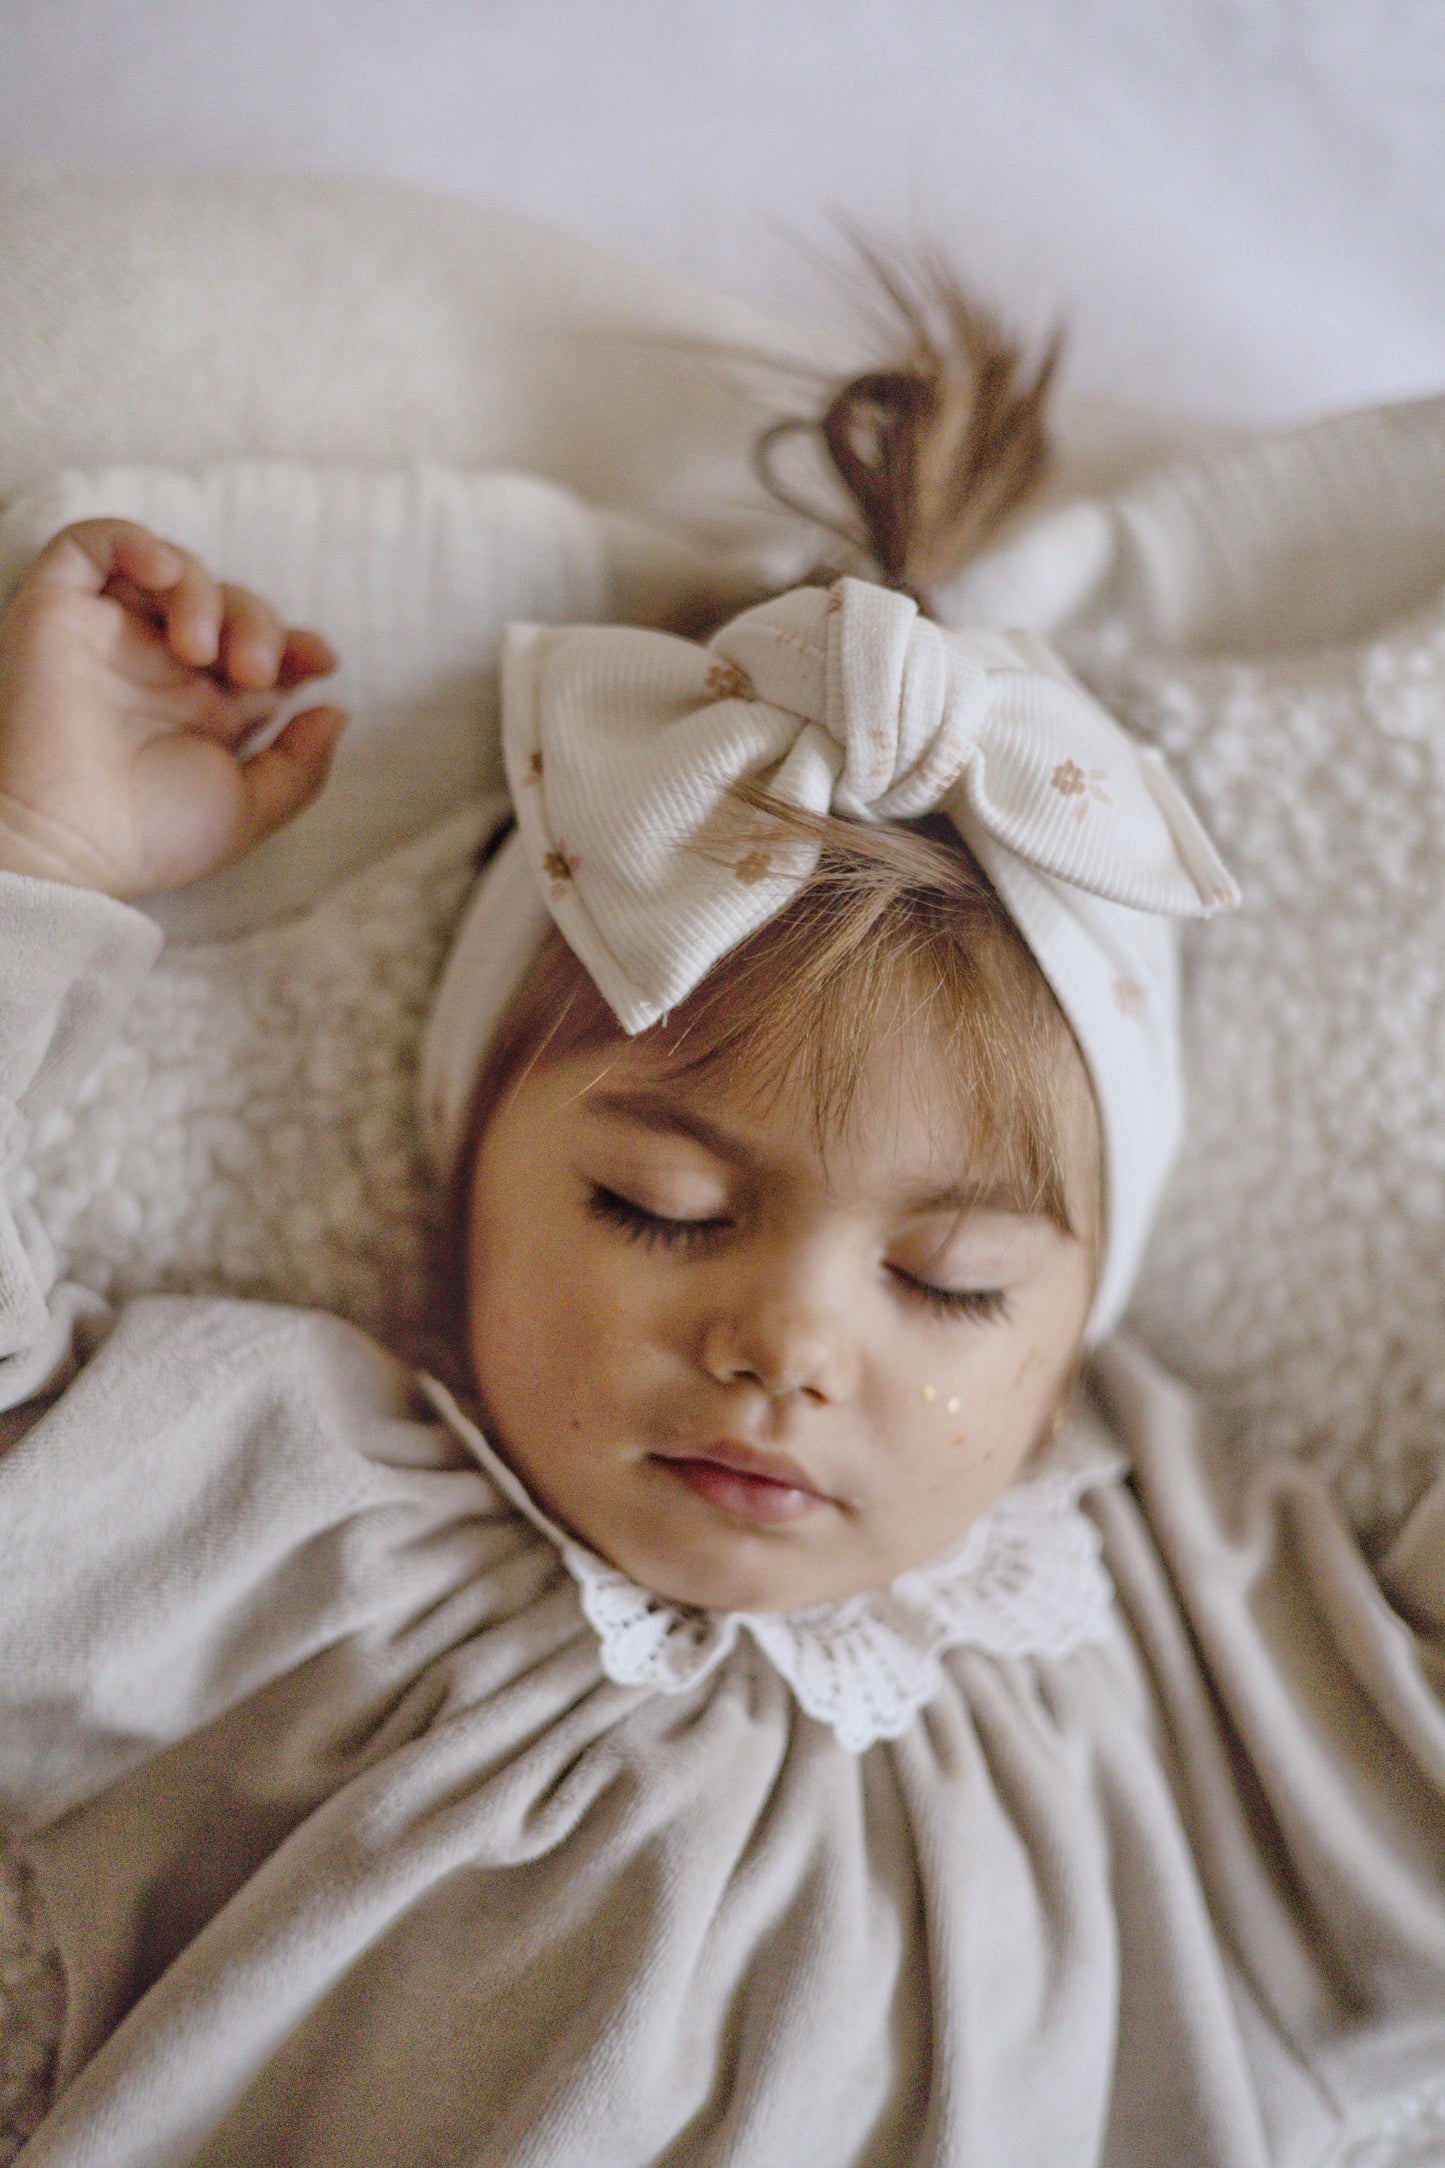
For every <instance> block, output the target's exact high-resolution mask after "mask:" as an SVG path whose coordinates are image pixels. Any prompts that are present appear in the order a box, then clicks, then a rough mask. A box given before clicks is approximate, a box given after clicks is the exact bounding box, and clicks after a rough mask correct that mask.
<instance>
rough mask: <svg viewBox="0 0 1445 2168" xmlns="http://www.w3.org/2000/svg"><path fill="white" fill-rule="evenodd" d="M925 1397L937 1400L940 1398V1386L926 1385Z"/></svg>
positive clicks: (924, 1389)
mask: <svg viewBox="0 0 1445 2168" xmlns="http://www.w3.org/2000/svg"><path fill="white" fill-rule="evenodd" d="M923 1397H924V1399H925V1400H936V1399H937V1398H938V1387H937V1386H936V1385H925V1386H924V1388H923Z"/></svg>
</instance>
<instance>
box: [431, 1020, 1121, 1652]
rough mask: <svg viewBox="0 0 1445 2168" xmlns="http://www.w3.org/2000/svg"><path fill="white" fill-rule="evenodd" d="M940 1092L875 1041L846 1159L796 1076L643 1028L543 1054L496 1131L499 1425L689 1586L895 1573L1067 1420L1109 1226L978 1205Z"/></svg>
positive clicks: (478, 1335)
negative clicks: (1093, 1260) (760, 1089)
mask: <svg viewBox="0 0 1445 2168" xmlns="http://www.w3.org/2000/svg"><path fill="white" fill-rule="evenodd" d="M915 1073H916V1072H915ZM941 1081H942V1080H940V1083H941ZM922 1082H923V1089H922V1090H914V1091H909V1092H903V1091H901V1090H900V1088H899V1085H898V1079H897V1076H896V1074H895V1072H894V1067H893V1064H892V1063H891V1061H890V1060H889V1059H888V1058H886V1057H885V1056H884V1055H883V1054H880V1055H878V1056H877V1057H875V1060H874V1063H873V1066H872V1068H871V1069H870V1071H869V1072H868V1073H867V1074H866V1075H865V1077H864V1080H863V1085H862V1089H861V1090H860V1092H859V1095H858V1099H857V1102H856V1105H855V1108H854V1111H853V1115H852V1118H851V1119H850V1122H849V1124H848V1127H847V1130H846V1132H845V1133H844V1134H843V1135H842V1136H840V1137H839V1138H837V1139H836V1140H835V1141H833V1142H831V1143H830V1144H829V1146H828V1148H827V1150H826V1153H824V1152H820V1150H819V1148H818V1146H817V1144H816V1142H815V1140H814V1138H813V1136H812V1132H811V1124H810V1120H809V1115H808V1110H807V1109H806V1107H804V1106H803V1105H802V1104H801V1103H800V1102H798V1101H797V1100H795V1098H794V1097H793V1095H792V1094H790V1093H789V1092H787V1091H785V1092H784V1093H783V1094H781V1095H780V1096H779V1097H778V1099H777V1100H776V1101H774V1102H773V1103H771V1104H768V1105H766V1106H760V1105H759V1104H757V1103H756V1101H755V1100H753V1099H752V1098H750V1097H747V1096H743V1095H740V1094H737V1093H733V1092H728V1091H724V1090H720V1089H719V1087H718V1086H717V1084H716V1083H715V1082H712V1081H709V1082H708V1083H707V1084H706V1085H704V1084H702V1083H699V1082H697V1081H695V1080H694V1081H688V1080H685V1079H684V1080H676V1079H671V1078H669V1076H668V1074H667V1072H666V1070H665V1069H663V1068H662V1067H660V1066H659V1065H658V1063H657V1060H656V1057H655V1056H653V1057H649V1056H648V1055H647V1054H646V1053H645V1052H644V1050H643V1049H642V1048H640V1047H637V1046H628V1047H626V1048H624V1049H622V1050H621V1051H614V1050H612V1049H609V1050H607V1051H606V1052H605V1053H603V1054H598V1053H595V1052H594V1053H585V1054H582V1055H578V1056H574V1057H571V1058H569V1059H566V1060H563V1061H560V1062H558V1063H556V1064H555V1065H554V1066H552V1067H550V1068H543V1069H541V1070H540V1071H538V1070H534V1071H532V1072H531V1073H530V1074H529V1075H528V1076H526V1077H525V1078H524V1080H523V1081H522V1082H521V1084H520V1085H519V1086H517V1087H516V1088H515V1089H513V1090H512V1091H511V1092H509V1093H508V1094H506V1095H504V1097H503V1099H502V1101H501V1103H500V1105H499V1107H498V1109H497V1111H496V1112H495V1113H494V1114H493V1116H492V1117H491V1120H490V1121H489V1123H488V1124H487V1126H486V1128H485V1130H484V1132H483V1136H482V1142H481V1146H480V1150H479V1152H478V1155H477V1162H476V1167H475V1171H474V1180H473V1191H472V1204H471V1219H470V1235H469V1248H470V1273H471V1279H470V1294H469V1308H468V1317H469V1335H470V1344H471V1354H472V1360H473V1365H474V1369H475V1374H476V1378H477V1382H478V1386H479V1389H480V1392H481V1397H482V1403H483V1408H484V1411H485V1417H486V1421H487V1424H488V1426H489V1434H490V1435H491V1437H492V1439H493V1441H494V1443H495V1444H496V1445H497V1447H498V1449H499V1450H500V1451H501V1452H502V1453H503V1454H504V1455H505V1456H506V1458H507V1459H508V1461H510V1463H511V1464H512V1466H513V1467H514V1468H515V1469H516V1471H517V1473H518V1474H519V1475H520V1476H521V1477H522V1478H523V1480H524V1481H525V1482H526V1483H527V1485H528V1487H529V1489H530V1490H531V1491H532V1493H533V1495H534V1496H535V1497H536V1498H537V1500H538V1502H539V1503H540V1504H542V1505H543V1506H544V1507H545V1508H546V1509H547V1510H548V1511H549V1512H550V1513H551V1514H552V1516H553V1517H554V1518H555V1519H557V1520H559V1521H561V1522H563V1523H564V1524H565V1525H566V1526H567V1527H568V1528H569V1529H570V1530H571V1531H572V1532H573V1533H575V1534H576V1535H578V1536H580V1537H581V1538H582V1540H583V1541H584V1542H585V1543H586V1544H588V1545H589V1546H590V1547H591V1548H592V1549H593V1550H595V1551H597V1552H599V1553H600V1554H601V1555H602V1556H603V1557H604V1558H607V1559H609V1560H610V1561H611V1562H612V1563H613V1564H614V1565H616V1566H618V1567H619V1568H620V1569H621V1570H622V1571H623V1572H624V1573H625V1574H627V1575H628V1576H630V1577H631V1578H632V1579H633V1580H636V1581H638V1582H640V1583H642V1584H643V1585H644V1586H645V1587H647V1588H650V1589H653V1590H655V1591H656V1592H657V1593H658V1594H659V1595H662V1596H667V1597H671V1598H673V1599H674V1600H677V1601H681V1602H684V1603H689V1604H696V1605H700V1606H703V1607H707V1608H711V1609H719V1610H751V1611H780V1610H794V1609H799V1608H802V1607H804V1606H806V1605H809V1604H816V1603H822V1602H826V1601H831V1600H834V1599H837V1598H840V1597H844V1596H848V1595H852V1594H856V1593H858V1592H859V1591H861V1590H864V1589H870V1588H877V1587H880V1586H881V1585H882V1584H884V1583H885V1582H888V1581H891V1580H892V1579H893V1578H894V1577H895V1576H896V1575H897V1574H899V1573H902V1572H904V1571H905V1570H906V1569H907V1568H909V1567H911V1566H917V1565H921V1564H922V1563H924V1562H925V1561H926V1560H928V1559H930V1558H934V1557H936V1556H937V1555H938V1554H939V1553H941V1552H942V1551H944V1550H946V1549H947V1548H949V1547H950V1546H951V1545H952V1544H954V1543H956V1542H957V1541H958V1540H959V1539H960V1538H961V1537H962V1536H963V1534H964V1533H965V1531H966V1530H967V1529H968V1527H969V1526H970V1524H971V1523H972V1522H973V1521H974V1520H975V1519H976V1518H977V1517H978V1515H979V1514H981V1513H982V1512H984V1511H985V1509H986V1508H987V1507H988V1506H989V1505H990V1504H991V1503H992V1501H993V1500H994V1499H995V1498H997V1497H998V1495H999V1493H1000V1492H1001V1491H1003V1490H1004V1489H1005V1488H1006V1486H1007V1485H1008V1484H1009V1482H1010V1481H1011V1480H1012V1478H1013V1477H1014V1475H1015V1474H1016V1473H1017V1471H1018V1469H1019V1468H1020V1466H1021V1464H1022V1463H1023V1461H1024V1460H1025V1459H1026V1457H1027V1456H1028V1454H1029V1451H1030V1449H1031V1448H1032V1447H1033V1446H1034V1444H1035V1443H1036V1441H1037V1440H1038V1439H1039V1437H1040V1435H1041V1434H1042V1432H1043V1431H1044V1430H1045V1429H1046V1427H1047V1425H1048V1422H1049V1419H1050V1416H1051V1414H1052V1411H1053V1410H1054V1408H1055V1406H1056V1404H1057V1401H1058V1397H1059V1394H1060V1392H1061V1390H1062V1389H1063V1387H1064V1385H1065V1382H1066V1380H1067V1377H1068V1375H1069V1373H1070V1370H1071V1366H1072V1363H1073V1360H1074V1356H1075V1353H1076V1351H1077V1348H1078V1345H1079V1339H1080V1335H1081V1333H1082V1330H1083V1326H1084V1321H1085V1318H1086V1316H1087V1313H1088V1308H1089V1302H1090V1295H1091V1281H1092V1271H1091V1264H1090V1257H1089V1253H1088V1250H1087V1247H1086V1244H1085V1242H1084V1241H1082V1240H1076V1239H1074V1238H1073V1237H1071V1236H1069V1235H1066V1234H1064V1233H1063V1232H1061V1231H1060V1229H1059V1228H1057V1227H1056V1226H1054V1225H1053V1224H1052V1223H1051V1222H1050V1221H1049V1220H1047V1219H1045V1218H1043V1217H1036V1216H1029V1215H1025V1214H1022V1213H1019V1212H1016V1211H1012V1210H1009V1209H1007V1205H1006V1201H1005V1200H1002V1199H1000V1198H997V1197H989V1196H985V1195H978V1194H975V1193H974V1191H973V1190H972V1189H971V1187H970V1184H969V1179H968V1169H967V1167H966V1166H965V1167H960V1166H959V1165H958V1164H957V1159H956V1155H955V1153H954V1152H952V1151H951V1150H950V1149H949V1145H948V1140H946V1139H944V1138H942V1137H940V1136H939V1135H938V1134H937V1133H936V1131H935V1129H934V1128H933V1125H931V1124H930V1123H929V1122H928V1120H927V1119H926V1116H925V1114H924V1112H923V1111H922V1109H923V1107H926V1106H927V1104H928V1103H929V1097H930V1095H929V1093H928V1090H927V1083H928V1076H927V1066H926V1063H925V1065H924V1069H923V1076H922ZM933 1103H934V1104H935V1105H940V1106H942V1105H947V1104H949V1100H948V1097H947V1094H946V1093H945V1092H944V1091H943V1090H942V1089H940V1090H939V1092H938V1094H937V1096H936V1098H934V1099H933ZM951 1126H952V1125H950V1127H951ZM1075 1156H1076V1158H1077V1160H1078V1162H1079V1168H1078V1169H1077V1170H1076V1171H1077V1172H1078V1176H1079V1179H1078V1182H1077V1184H1076V1188H1077V1190H1078V1191H1079V1192H1080V1194H1079V1197H1078V1199H1077V1204H1076V1212H1075V1223H1076V1224H1082V1223H1084V1222H1086V1221H1087V1216H1088V1204H1087V1199H1086V1196H1085V1195H1084V1192H1086V1190H1087V1182H1086V1180H1085V1179H1084V1173H1083V1170H1084V1169H1085V1168H1086V1167H1087V1163H1088V1154H1087V1143H1086V1140H1084V1139H1083V1138H1080V1139H1079V1140H1078V1142H1077V1146H1076V1150H1075Z"/></svg>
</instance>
